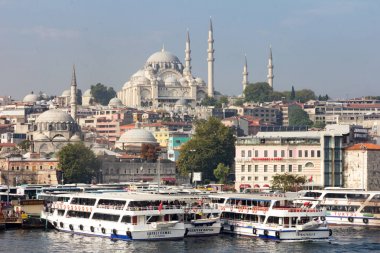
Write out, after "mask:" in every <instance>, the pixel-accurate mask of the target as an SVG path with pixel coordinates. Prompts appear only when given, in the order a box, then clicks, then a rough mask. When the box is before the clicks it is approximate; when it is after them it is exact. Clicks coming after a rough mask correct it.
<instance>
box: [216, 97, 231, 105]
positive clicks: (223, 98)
mask: <svg viewBox="0 0 380 253" xmlns="http://www.w3.org/2000/svg"><path fill="white" fill-rule="evenodd" d="M218 103H219V104H220V107H223V104H224V105H225V106H227V105H228V103H229V101H228V97H227V96H221V97H220V98H219V101H218Z"/></svg>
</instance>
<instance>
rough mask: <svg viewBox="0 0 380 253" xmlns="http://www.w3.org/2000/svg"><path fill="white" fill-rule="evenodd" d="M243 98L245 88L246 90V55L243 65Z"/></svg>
mask: <svg viewBox="0 0 380 253" xmlns="http://www.w3.org/2000/svg"><path fill="white" fill-rule="evenodd" d="M242 83H243V96H244V91H245V88H247V85H248V64H247V55H245V63H244V67H243V82H242Z"/></svg>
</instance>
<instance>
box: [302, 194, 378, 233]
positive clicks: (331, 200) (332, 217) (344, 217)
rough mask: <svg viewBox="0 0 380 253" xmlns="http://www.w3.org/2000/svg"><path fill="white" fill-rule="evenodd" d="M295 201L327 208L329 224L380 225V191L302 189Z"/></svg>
mask: <svg viewBox="0 0 380 253" xmlns="http://www.w3.org/2000/svg"><path fill="white" fill-rule="evenodd" d="M295 202H297V203H298V204H299V205H300V206H302V205H310V206H311V207H317V208H323V209H325V210H326V221H327V222H328V223H329V224H339V225H362V226H380V191H363V190H349V189H341V188H340V189H329V190H312V191H301V192H299V198H298V199H297V201H295ZM322 219H324V218H323V217H322Z"/></svg>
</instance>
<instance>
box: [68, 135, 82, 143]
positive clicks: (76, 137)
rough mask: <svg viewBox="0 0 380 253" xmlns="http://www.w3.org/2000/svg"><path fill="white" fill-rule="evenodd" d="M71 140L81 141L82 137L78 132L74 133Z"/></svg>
mask: <svg viewBox="0 0 380 253" xmlns="http://www.w3.org/2000/svg"><path fill="white" fill-rule="evenodd" d="M70 141H81V139H80V136H79V135H78V134H74V135H73V136H71V138H70Z"/></svg>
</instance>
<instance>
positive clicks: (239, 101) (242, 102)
mask: <svg viewBox="0 0 380 253" xmlns="http://www.w3.org/2000/svg"><path fill="white" fill-rule="evenodd" d="M243 104H244V100H243V99H241V98H238V99H236V100H235V103H234V105H236V106H243Z"/></svg>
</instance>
